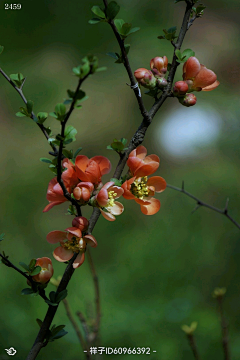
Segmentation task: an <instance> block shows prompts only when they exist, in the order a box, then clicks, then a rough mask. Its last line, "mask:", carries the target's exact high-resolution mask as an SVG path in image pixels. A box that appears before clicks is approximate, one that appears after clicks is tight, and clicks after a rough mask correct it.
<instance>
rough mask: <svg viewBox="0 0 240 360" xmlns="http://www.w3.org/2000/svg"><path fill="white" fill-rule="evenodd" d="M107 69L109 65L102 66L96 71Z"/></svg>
mask: <svg viewBox="0 0 240 360" xmlns="http://www.w3.org/2000/svg"><path fill="white" fill-rule="evenodd" d="M106 70H107V67H106V66H102V67H99V68H97V70H96V72H100V71H106Z"/></svg>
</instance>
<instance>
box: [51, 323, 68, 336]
mask: <svg viewBox="0 0 240 360" xmlns="http://www.w3.org/2000/svg"><path fill="white" fill-rule="evenodd" d="M65 326H66V325H58V326H57V327H56V325H54V326H53V327H52V328H51V338H52V337H54V336H55V335H57V334H58V333H59V332H60V331H61V330H62V329H64V328H65Z"/></svg>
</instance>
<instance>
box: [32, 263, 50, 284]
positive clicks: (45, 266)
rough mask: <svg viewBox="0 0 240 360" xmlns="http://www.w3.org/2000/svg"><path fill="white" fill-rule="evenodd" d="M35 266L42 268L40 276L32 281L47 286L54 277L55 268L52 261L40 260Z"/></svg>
mask: <svg viewBox="0 0 240 360" xmlns="http://www.w3.org/2000/svg"><path fill="white" fill-rule="evenodd" d="M35 266H40V267H41V271H40V273H39V274H37V275H34V276H32V279H33V280H34V281H36V282H39V283H41V284H46V283H47V282H48V281H49V280H50V279H51V277H52V276H53V266H52V261H51V259H49V258H47V257H42V258H38V259H37V261H36V264H35Z"/></svg>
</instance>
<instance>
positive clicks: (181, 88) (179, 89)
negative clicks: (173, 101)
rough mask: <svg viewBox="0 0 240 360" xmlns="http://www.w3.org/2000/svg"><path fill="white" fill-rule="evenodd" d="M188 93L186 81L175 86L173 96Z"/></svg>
mask: <svg viewBox="0 0 240 360" xmlns="http://www.w3.org/2000/svg"><path fill="white" fill-rule="evenodd" d="M187 91H188V84H187V83H186V82H185V81H177V82H175V84H174V88H173V94H174V96H182V95H185V94H186V93H187Z"/></svg>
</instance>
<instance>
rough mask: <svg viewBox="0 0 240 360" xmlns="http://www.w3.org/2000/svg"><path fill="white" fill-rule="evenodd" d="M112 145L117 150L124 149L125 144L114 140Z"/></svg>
mask: <svg viewBox="0 0 240 360" xmlns="http://www.w3.org/2000/svg"><path fill="white" fill-rule="evenodd" d="M111 147H112V148H113V150H115V151H122V150H123V149H124V145H123V143H122V142H121V141H114V142H113V143H112V144H111Z"/></svg>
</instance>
